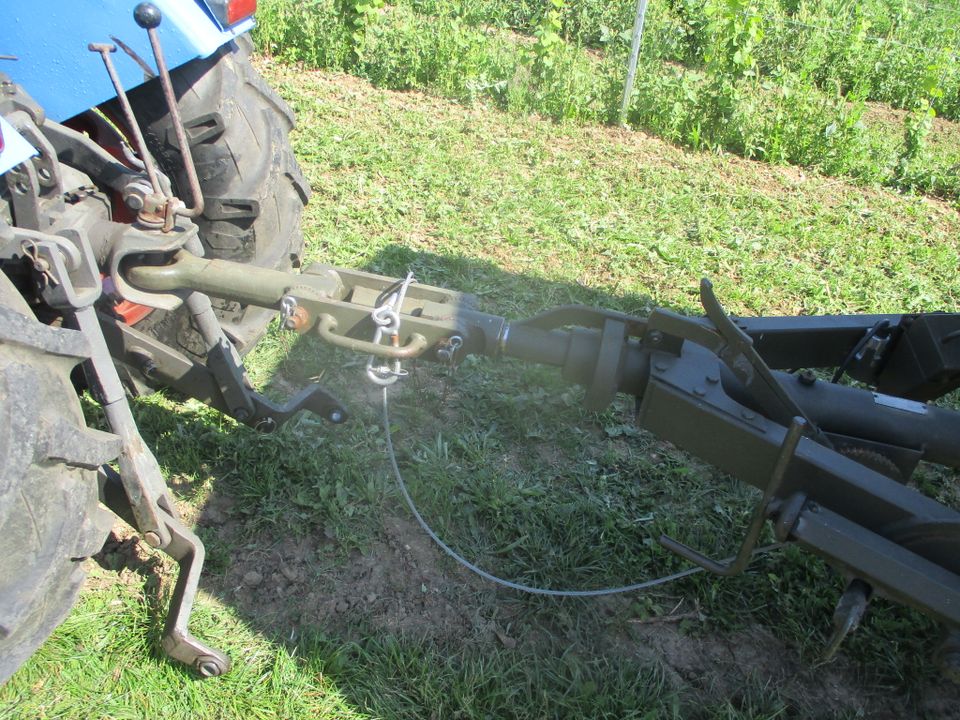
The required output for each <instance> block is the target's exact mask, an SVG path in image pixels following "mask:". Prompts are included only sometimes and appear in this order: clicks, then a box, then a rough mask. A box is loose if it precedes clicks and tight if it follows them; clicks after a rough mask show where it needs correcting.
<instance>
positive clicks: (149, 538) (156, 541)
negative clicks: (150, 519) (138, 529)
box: [143, 530, 160, 547]
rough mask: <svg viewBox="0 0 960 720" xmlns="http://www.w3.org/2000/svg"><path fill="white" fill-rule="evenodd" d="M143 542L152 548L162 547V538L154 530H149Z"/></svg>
mask: <svg viewBox="0 0 960 720" xmlns="http://www.w3.org/2000/svg"><path fill="white" fill-rule="evenodd" d="M143 541H144V542H145V543H147V545H149V546H150V547H160V536H159V535H158V534H157V533H155V532H153V530H148V531H147V532H145V533H144V534H143Z"/></svg>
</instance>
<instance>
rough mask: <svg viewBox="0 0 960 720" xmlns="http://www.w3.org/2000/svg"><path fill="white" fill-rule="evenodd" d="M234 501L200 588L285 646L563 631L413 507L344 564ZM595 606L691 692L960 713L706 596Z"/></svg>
mask: <svg viewBox="0 0 960 720" xmlns="http://www.w3.org/2000/svg"><path fill="white" fill-rule="evenodd" d="M233 505H234V503H233V500H232V498H230V497H229V496H226V495H223V494H219V495H216V496H214V497H212V498H211V499H210V501H208V503H207V505H206V506H205V507H204V509H203V510H202V511H201V512H200V514H199V516H198V517H196V518H194V519H195V521H196V522H197V524H198V525H199V526H200V527H201V528H203V527H207V528H215V529H216V532H217V535H218V537H219V538H220V539H221V540H222V541H224V542H225V543H226V544H227V545H228V546H229V547H230V548H231V550H230V557H229V561H228V562H227V563H226V567H225V569H224V570H223V571H222V572H220V573H216V572H213V573H208V574H207V575H205V578H204V580H203V582H202V584H201V586H202V589H203V590H204V591H206V592H208V593H210V594H212V595H215V596H217V597H218V598H219V599H220V600H221V601H223V602H225V603H227V604H229V605H231V606H233V607H235V608H236V609H237V610H238V611H239V612H240V614H241V615H242V616H243V617H244V618H245V619H246V620H247V621H248V622H249V623H250V624H251V625H252V626H253V627H255V628H256V629H257V630H258V631H259V632H261V633H263V634H264V635H266V636H267V637H272V638H275V639H276V640H277V641H278V642H292V641H295V640H296V639H297V637H298V635H299V634H300V633H301V632H302V631H303V630H305V629H312V628H322V630H323V632H324V633H325V634H326V635H328V636H333V637H342V638H343V639H344V641H349V640H357V639H361V638H359V637H358V633H362V632H369V631H375V632H378V633H384V634H387V635H395V636H404V637H413V638H416V639H424V640H428V641H433V642H437V643H439V644H440V645H441V646H449V645H450V644H464V643H470V644H473V645H475V646H478V647H479V648H480V649H483V648H488V649H489V650H490V651H491V652H494V651H496V652H510V651H516V652H523V651H531V650H532V651H533V652H536V651H537V648H538V645H539V644H543V643H544V639H545V637H546V636H547V634H550V633H558V632H562V630H559V629H558V628H556V627H550V626H547V625H545V624H544V623H542V622H539V623H530V622H515V621H517V620H518V619H519V616H520V614H521V610H520V609H519V605H518V603H517V601H516V598H515V597H514V593H512V591H499V590H497V589H496V588H494V587H493V586H492V585H491V584H490V583H488V582H486V581H484V580H482V579H480V578H478V577H476V576H474V575H472V574H471V573H470V572H469V571H467V570H465V569H463V568H460V567H459V566H456V565H455V564H453V563H452V562H451V561H450V560H449V559H448V558H447V557H446V556H445V555H443V553H442V552H441V551H440V549H439V548H437V547H436V546H435V545H434V544H433V542H432V540H431V539H430V538H429V537H428V536H427V535H425V534H424V533H423V532H422V531H421V530H420V528H419V527H418V526H417V525H416V524H415V523H414V522H413V521H412V520H411V519H409V518H407V517H403V516H402V515H393V516H388V517H386V518H385V519H384V521H383V526H382V533H381V534H380V536H379V537H378V538H377V539H376V540H375V541H374V542H373V543H372V544H371V545H370V546H369V547H368V548H367V550H366V552H362V553H361V552H358V551H354V552H352V553H350V554H349V555H348V556H347V558H346V561H344V560H343V558H342V556H340V557H338V556H337V552H336V547H335V546H336V541H335V540H333V539H332V538H329V537H326V536H325V535H323V536H320V537H308V538H303V539H300V540H296V541H293V540H284V539H277V538H274V537H270V536H258V535H257V534H255V533H251V532H250V531H249V529H248V528H247V527H246V525H245V521H244V520H243V519H239V518H238V517H237V516H235V515H234V514H233V512H232V509H233ZM99 560H100V562H101V564H103V565H105V566H106V567H109V568H111V569H114V570H122V569H124V568H127V569H131V570H134V571H135V572H136V574H137V575H139V576H145V577H146V578H147V582H146V584H145V586H146V587H147V588H151V587H154V588H156V587H159V586H160V585H161V584H162V583H164V582H169V581H170V580H171V577H170V572H169V571H170V570H171V568H170V566H169V565H167V564H166V563H165V562H163V561H161V560H160V559H159V557H158V556H157V555H156V554H155V553H153V552H152V551H148V550H147V549H146V548H145V547H144V546H143V545H142V544H141V543H140V542H139V540H138V538H137V537H136V536H135V535H133V534H131V533H130V531H129V530H128V529H127V530H124V529H122V528H121V527H120V526H119V525H118V527H117V528H116V529H115V531H114V535H113V537H112V538H111V541H110V542H108V544H107V546H106V548H105V550H104V552H103V553H102V554H101V556H100V558H99ZM132 574H134V573H127V576H128V577H129V576H130V575H132ZM120 575H121V577H123V573H122V572H121V574H120ZM153 578H155V580H152V579H153ZM591 602H594V603H597V604H598V607H599V610H600V612H599V613H597V616H598V617H600V618H602V621H601V623H600V627H599V628H598V635H597V636H596V640H597V643H596V648H598V649H599V652H602V653H603V654H604V655H606V656H621V657H624V658H631V659H633V660H636V661H639V662H640V663H641V664H643V665H648V664H649V665H651V666H658V667H660V668H662V669H663V671H664V675H665V678H666V681H667V683H668V684H669V685H670V686H671V687H672V688H673V689H674V690H677V691H679V692H680V693H681V695H683V696H686V697H689V698H699V699H702V700H703V701H704V702H707V701H719V700H723V699H725V698H733V699H734V701H735V698H736V696H737V693H740V692H742V691H743V688H744V680H745V678H746V677H748V676H753V677H754V678H760V679H761V681H762V683H763V684H765V685H767V686H768V687H769V688H772V689H775V690H776V693H777V694H778V695H779V696H780V698H781V699H782V700H783V701H784V702H785V703H787V704H788V705H789V706H790V708H791V714H790V716H791V717H864V718H875V719H877V720H900V719H901V718H909V717H924V718H943V719H951V718H960V687H958V686H956V685H952V684H950V683H947V682H944V683H943V684H939V685H936V686H930V687H928V688H925V689H924V691H923V695H922V697H919V698H906V697H903V696H900V695H898V694H896V693H895V692H894V691H893V690H891V689H889V688H882V687H865V686H864V685H863V684H862V682H861V681H860V680H859V679H858V678H857V677H856V673H855V670H854V668H853V667H852V666H850V665H849V664H845V662H844V660H843V659H840V660H838V661H836V662H834V663H831V664H827V665H820V666H811V665H810V664H808V663H806V662H804V661H803V660H802V659H801V658H800V656H799V654H798V652H797V650H796V649H795V648H791V647H789V646H787V645H785V644H784V643H783V642H782V641H780V640H779V639H777V638H776V637H774V636H773V635H772V634H771V633H770V632H769V630H768V629H766V628H764V627H761V626H756V627H753V628H750V629H749V630H747V631H743V632H738V633H734V634H722V635H715V636H697V635H696V634H691V633H687V632H684V631H683V628H682V627H681V625H682V623H681V622H680V621H684V620H692V621H694V622H696V621H697V619H698V616H699V615H700V610H699V606H698V605H697V604H696V603H695V602H694V604H693V605H692V606H691V605H690V604H689V603H688V602H684V603H682V605H680V606H678V607H676V608H674V609H673V610H672V611H671V612H670V613H668V614H666V615H662V616H655V617H650V618H646V619H643V620H639V621H638V620H636V619H635V618H634V619H629V618H630V612H629V606H630V604H631V599H630V598H629V597H623V596H613V597H607V598H602V599H597V600H592V601H591ZM595 651H596V650H595Z"/></svg>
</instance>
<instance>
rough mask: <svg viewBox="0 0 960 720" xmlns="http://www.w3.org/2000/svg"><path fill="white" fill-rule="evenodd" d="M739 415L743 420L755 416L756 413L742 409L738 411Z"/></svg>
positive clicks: (751, 418)
mask: <svg viewBox="0 0 960 720" xmlns="http://www.w3.org/2000/svg"><path fill="white" fill-rule="evenodd" d="M740 417H742V418H743V419H744V420H753V419H755V418H756V417H757V414H756V413H755V412H752V411H750V410H744V411H743V412H741V413H740Z"/></svg>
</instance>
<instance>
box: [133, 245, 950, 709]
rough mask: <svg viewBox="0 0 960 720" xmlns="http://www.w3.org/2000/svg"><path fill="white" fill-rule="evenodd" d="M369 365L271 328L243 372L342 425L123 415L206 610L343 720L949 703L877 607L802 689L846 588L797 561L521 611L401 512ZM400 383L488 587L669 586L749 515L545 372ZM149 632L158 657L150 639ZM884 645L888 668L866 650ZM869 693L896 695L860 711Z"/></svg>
mask: <svg viewBox="0 0 960 720" xmlns="http://www.w3.org/2000/svg"><path fill="white" fill-rule="evenodd" d="M368 269H370V270H372V271H374V272H378V273H382V274H385V275H391V276H402V275H403V274H405V273H406V272H407V271H408V270H412V271H413V272H414V273H415V275H416V277H417V279H418V280H419V281H420V282H423V283H426V284H431V285H439V286H443V287H449V288H452V289H458V290H462V291H465V292H470V293H473V294H475V295H477V296H478V300H479V308H478V309H481V310H484V311H486V312H494V313H498V314H505V315H508V316H509V317H512V318H517V317H523V316H528V315H530V314H533V313H535V312H537V311H539V310H541V309H546V308H547V307H550V306H555V305H560V304H566V303H583V304H588V305H595V306H598V307H606V308H611V309H616V310H621V311H624V312H628V313H634V314H645V313H646V312H647V311H648V310H649V309H650V308H651V307H652V306H653V304H654V301H653V299H652V298H649V297H644V296H612V295H609V294H606V293H604V292H601V291H599V290H596V289H593V288H590V287H585V286H581V285H572V284H568V283H555V282H550V281H548V280H543V279H538V278H532V277H518V276H516V275H512V274H509V273H505V272H503V271H501V270H499V269H498V268H497V267H495V266H494V265H492V264H490V263H486V262H478V261H475V260H470V259H466V258H463V257H458V256H440V255H435V254H428V253H418V252H413V251H411V250H408V249H406V248H401V247H391V248H389V249H387V250H386V251H384V252H383V253H382V254H381V255H380V256H378V257H377V258H376V259H375V260H374V261H373V262H372V263H370V265H369V268H368ZM365 361H366V358H365V357H356V356H351V355H347V354H344V353H341V352H338V351H336V350H333V349H331V348H329V347H326V346H324V345H322V344H321V343H320V342H319V341H317V340H314V339H313V338H311V337H294V336H292V335H289V334H282V333H280V332H278V331H273V332H271V333H270V334H269V335H268V337H267V338H266V339H265V340H264V341H263V343H262V344H261V347H260V348H258V349H257V350H256V351H255V352H254V353H253V355H252V356H251V358H250V359H249V365H250V367H251V368H252V372H253V374H254V375H255V376H257V377H260V378H261V380H263V379H265V380H266V382H265V383H261V384H263V385H264V387H263V388H262V389H263V390H264V391H265V392H266V393H267V394H275V395H278V396H289V395H290V394H292V392H294V391H295V390H296V389H297V388H299V387H301V386H302V385H303V384H304V383H306V382H309V381H311V380H314V379H316V380H319V382H321V383H322V384H323V385H325V386H326V387H327V388H328V389H330V390H331V391H333V392H334V393H335V394H337V395H338V396H339V397H340V399H341V400H342V401H344V402H345V404H346V405H347V407H348V408H349V409H350V411H351V413H352V415H353V418H352V420H351V422H350V423H348V424H346V425H344V426H340V427H333V426H330V425H326V424H324V423H323V422H321V421H319V420H318V419H316V418H313V417H310V416H307V415H301V416H299V417H297V418H295V419H294V420H292V421H291V422H290V423H288V424H287V425H286V426H285V427H284V428H283V429H282V430H280V431H279V432H277V433H275V434H273V435H266V436H263V435H257V434H256V433H254V432H253V431H251V430H249V429H247V428H245V427H240V426H237V425H236V424H235V423H233V422H232V421H231V420H227V419H223V418H222V417H221V416H220V415H218V414H217V413H216V412H214V411H212V410H210V409H208V408H204V407H202V406H199V405H197V404H195V403H194V404H191V403H187V404H185V405H181V406H174V407H172V403H170V402H168V401H165V400H163V399H162V398H154V399H147V400H145V401H143V402H141V403H139V404H138V408H137V413H138V420H139V422H140V426H141V429H142V432H143V434H144V436H145V438H146V439H147V441H148V443H149V444H150V446H151V447H152V448H153V449H154V451H155V454H156V456H157V458H158V460H159V462H160V464H161V465H162V466H163V468H164V470H165V474H166V476H167V477H168V479H169V481H170V484H171V486H172V488H173V489H174V492H175V494H177V496H178V497H179V498H180V499H182V500H184V503H185V508H187V509H188V512H190V508H193V509H194V510H195V515H194V516H193V517H190V518H188V519H190V520H192V521H194V522H195V523H196V525H197V532H198V534H200V536H201V538H202V539H203V540H204V543H205V545H206V547H207V565H206V570H205V574H204V578H203V580H202V582H201V588H202V589H203V590H204V591H206V592H207V593H209V594H211V595H213V596H215V597H216V598H218V600H219V601H220V602H221V603H223V604H224V605H226V606H229V607H232V608H234V609H235V610H236V612H237V614H238V615H239V617H241V618H242V619H243V621H244V622H245V623H246V624H248V625H249V627H251V628H252V629H253V630H255V631H256V632H257V633H259V634H261V635H262V636H264V637H266V638H268V639H270V640H271V641H272V642H274V643H276V644H278V645H280V646H282V647H284V648H286V649H287V651H289V652H291V653H295V655H296V656H297V657H299V658H300V662H301V663H302V667H303V671H304V672H307V673H315V674H318V675H321V676H324V677H327V678H330V679H332V680H333V681H334V682H335V683H336V685H337V686H338V688H339V689H340V691H341V692H342V693H343V694H344V695H345V696H346V697H347V698H348V699H349V701H350V703H351V704H352V705H353V706H354V707H356V708H358V709H360V710H362V711H364V712H369V713H371V714H373V715H375V716H378V717H388V718H392V717H429V718H434V717H436V718H447V717H461V718H472V717H477V718H484V717H497V718H501V717H502V718H507V717H517V718H520V717H611V718H612V717H617V718H621V717H646V716H651V715H652V716H658V717H659V716H681V717H693V716H704V717H709V716H723V717H773V716H777V715H780V714H783V713H789V714H795V715H801V716H806V715H820V714H823V713H824V712H829V713H830V714H835V713H857V712H871V713H876V712H881V709H883V711H885V712H888V713H890V714H891V715H890V716H891V717H894V716H903V714H904V713H913V712H915V711H918V710H917V708H919V707H921V705H922V707H923V708H926V709H927V710H929V709H930V708H931V705H930V703H931V702H933V703H934V704H935V706H937V707H939V705H937V703H940V704H943V706H944V707H947V706H949V703H951V702H953V703H955V702H956V701H957V700H958V699H960V694H958V693H957V692H956V691H955V690H949V689H943V690H937V691H935V692H934V691H931V689H930V687H931V686H930V683H931V677H932V676H933V671H932V663H931V662H930V661H929V654H930V653H931V652H932V648H933V647H934V646H935V643H936V637H935V636H934V633H933V632H932V624H931V623H930V622H929V621H927V620H925V619H924V618H921V617H920V616H918V615H917V614H916V613H911V612H909V611H906V610H903V609H901V608H895V607H892V606H880V607H879V608H878V609H877V610H875V612H874V618H875V619H873V620H871V621H869V622H868V623H867V627H866V629H865V630H862V631H861V632H860V633H859V634H858V635H857V636H855V637H854V638H853V639H852V640H851V642H850V643H849V644H848V646H847V648H848V656H847V657H846V658H845V659H843V660H841V661H840V662H839V663H836V664H834V665H831V666H826V667H818V666H817V665H816V662H815V660H816V657H817V655H818V653H819V651H820V648H821V647H822V642H823V640H824V634H825V632H826V631H827V629H828V626H829V615H830V613H831V611H832V607H833V603H834V602H835V600H836V597H837V594H838V589H839V584H838V581H837V580H836V579H835V578H834V577H833V576H832V575H831V574H830V573H829V571H828V570H827V569H826V568H825V567H824V566H823V564H822V563H820V562H819V561H817V560H814V559H812V558H809V557H806V556H801V555H800V554H799V552H796V551H788V552H785V553H782V554H780V555H778V556H776V557H770V558H766V559H764V560H762V561H759V562H757V563H755V564H754V568H753V569H752V570H751V571H750V572H748V573H747V574H745V575H744V576H742V577H740V578H737V579H733V580H729V581H723V582H714V581H712V580H710V579H708V578H705V577H696V578H690V579H687V580H684V581H682V582H679V583H675V584H673V585H669V586H665V587H662V588H657V589H656V590H655V591H651V592H647V593H642V594H631V595H629V596H624V597H616V598H605V599H598V600H571V599H560V600H557V599H549V598H546V599H545V598H542V597H535V596H523V595H519V594H517V593H515V592H513V591H509V590H503V589H497V588H495V587H494V586H493V585H491V584H489V583H487V582H485V581H482V580H480V579H479V578H477V577H475V576H473V575H471V574H469V573H467V572H466V571H464V570H463V569H462V568H459V567H458V566H456V565H455V564H453V563H452V562H451V561H450V560H449V559H447V558H446V557H445V556H443V555H442V553H440V552H439V550H438V549H436V548H435V547H434V546H433V545H432V543H431V542H430V540H429V539H428V538H427V537H426V536H425V535H424V534H423V532H422V531H421V530H420V528H418V527H417V526H416V525H415V523H414V522H413V521H412V519H411V518H410V516H409V514H408V512H407V510H406V509H405V507H403V506H402V501H401V500H400V497H399V494H398V493H397V491H396V489H395V488H394V486H393V480H392V477H391V476H390V474H389V470H388V466H387V463H386V455H385V452H386V450H385V443H384V439H383V433H382V431H381V429H380V425H379V408H378V404H377V403H378V397H379V396H378V394H377V393H376V392H374V391H373V390H372V389H371V386H370V385H369V383H367V382H366V380H365V379H364V377H363V375H364V374H363V368H364V365H365ZM410 369H411V371H412V373H411V375H412V376H411V377H410V378H408V379H407V380H405V381H404V382H403V383H401V385H402V388H401V389H399V390H398V391H396V392H395V393H394V400H393V401H392V402H393V403H394V409H395V413H394V418H393V423H394V424H395V425H396V427H395V428H394V433H395V436H396V443H397V445H398V452H399V456H400V462H401V465H402V467H403V469H404V472H405V473H406V474H408V475H409V477H408V480H409V482H410V485H411V488H412V490H413V492H414V494H415V495H416V496H417V497H418V500H419V501H421V502H422V506H423V511H424V513H425V514H426V515H427V516H428V517H429V518H431V522H435V523H436V526H437V528H438V530H439V531H440V534H441V535H442V536H444V537H445V538H449V539H450V541H451V542H452V543H453V544H454V545H455V546H456V547H458V548H459V549H460V550H461V551H463V552H464V553H465V554H466V555H468V556H469V557H471V559H476V560H478V561H479V562H480V564H481V565H487V566H489V567H491V568H492V569H493V570H494V571H495V572H497V573H498V574H502V575H504V576H506V577H510V578H514V579H518V580H521V581H523V582H529V583H532V584H538V585H542V586H547V587H553V588H556V587H572V588H590V589H592V588H596V587H605V586H617V585H622V584H625V583H628V582H634V581H638V580H642V579H647V578H649V577H655V576H657V575H660V574H665V573H668V572H672V571H675V570H677V569H679V568H680V567H683V566H682V565H681V564H680V563H679V561H678V560H677V559H676V558H674V557H673V556H670V555H669V554H667V553H665V552H664V551H662V550H661V549H660V548H659V547H657V546H656V543H655V538H656V537H657V536H658V535H659V533H660V532H663V531H670V532H674V533H676V532H679V531H684V530H685V531H686V532H685V533H684V534H682V537H683V538H684V539H689V540H690V541H691V542H693V543H695V544H697V545H698V546H704V545H706V546H713V547H714V549H716V548H717V547H723V546H724V545H726V547H730V546H732V545H735V543H736V541H737V538H738V535H737V533H738V529H739V528H742V527H743V525H744V524H745V522H746V519H747V513H748V511H749V507H750V497H751V496H750V494H749V492H748V491H746V490H744V488H742V487H740V486H739V485H737V484H735V483H734V484H732V485H730V484H725V485H718V484H717V483H716V482H711V481H712V480H717V478H716V477H715V473H714V472H713V470H712V469H711V468H709V467H707V466H704V465H702V464H699V463H697V462H696V461H694V460H692V459H691V458H689V457H687V456H685V455H683V454H682V453H680V452H678V451H677V450H676V449H674V448H672V447H671V446H669V445H668V444H665V443H661V442H660V441H658V440H656V439H655V438H653V437H652V436H649V435H647V434H645V433H642V432H640V431H637V430H636V429H635V428H634V427H633V425H632V421H631V411H632V402H625V403H623V404H615V405H614V407H613V408H611V409H610V410H607V411H605V412H603V413H599V414H590V413H587V412H585V411H583V410H582V409H580V406H579V399H580V396H579V395H578V394H577V391H570V390H569V389H567V388H566V387H564V386H563V385H562V384H561V382H560V381H559V379H558V378H557V376H556V373H555V372H554V371H552V370H545V369H540V368H534V367H529V366H524V365H521V364H519V363H503V364H494V363H489V362H486V361H482V360H481V361H468V362H466V363H465V364H464V366H463V367H461V368H459V369H458V370H457V371H456V372H452V371H450V370H449V369H445V368H437V367H423V366H417V365H415V364H414V365H411V366H410ZM171 410H173V411H171ZM146 572H147V573H149V572H153V570H151V569H150V568H147V569H146ZM148 590H149V587H148ZM785 598H786V599H785ZM148 607H149V608H150V612H151V614H152V615H155V614H157V613H161V612H162V607H163V606H162V604H160V603H156V602H148ZM150 627H151V632H153V633H157V638H156V639H155V640H156V641H157V642H158V641H159V633H160V632H161V628H162V618H156V617H155V621H154V622H151V624H150ZM195 633H196V634H197V635H198V636H200V637H203V636H204V628H203V626H202V625H198V626H196V627H195ZM892 636H895V637H897V638H898V640H899V642H901V645H900V648H899V650H898V651H897V652H896V653H888V652H887V648H878V647H876V645H877V644H878V643H887V642H889V641H890V638H891V637H892ZM227 649H228V651H229V648H227ZM852 658H858V659H852ZM234 661H235V662H241V663H242V662H244V659H243V658H242V657H235V658H234ZM878 681H879V682H882V683H884V684H886V685H888V686H892V687H894V688H895V689H894V690H892V691H890V690H888V691H883V692H879V693H878V692H877V690H876V688H875V687H874V688H870V690H869V691H868V690H867V687H868V685H872V684H875V683H877V682H878ZM214 682H216V681H214ZM931 693H932V694H933V695H935V697H934V698H933V700H931ZM918 703H919V705H918ZM875 716H877V717H880V716H881V715H875Z"/></svg>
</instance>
